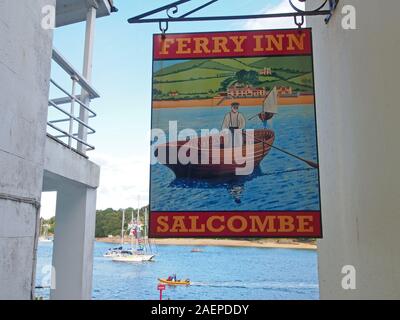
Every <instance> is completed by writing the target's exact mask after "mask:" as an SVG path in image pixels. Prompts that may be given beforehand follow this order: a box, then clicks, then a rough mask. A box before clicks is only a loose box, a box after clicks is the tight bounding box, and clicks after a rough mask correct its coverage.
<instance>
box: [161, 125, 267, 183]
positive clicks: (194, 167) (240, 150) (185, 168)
mask: <svg viewBox="0 0 400 320" xmlns="http://www.w3.org/2000/svg"><path fill="white" fill-rule="evenodd" d="M250 140H251V139H248V135H247V134H246V132H245V131H244V132H243V144H242V145H241V146H238V147H232V146H230V147H226V145H225V143H224V142H225V140H224V137H223V136H221V135H209V136H203V137H199V138H193V139H191V140H189V141H175V142H168V143H164V144H160V145H158V146H157V148H156V151H155V156H156V157H157V158H158V160H159V162H160V163H161V164H163V165H165V166H167V167H168V168H169V169H171V170H172V171H173V172H174V173H175V176H176V177H183V178H191V177H195V178H206V179H209V178H218V177H225V176H233V175H236V169H238V168H244V167H246V164H247V163H248V162H249V161H253V162H254V168H256V167H257V166H258V165H259V164H260V162H261V160H263V159H264V157H265V156H266V155H267V154H268V152H269V151H270V149H271V147H272V145H273V143H274V140H275V133H274V131H272V130H269V129H256V130H254V139H253V141H250ZM227 144H228V143H227ZM249 144H254V148H253V152H247V145H249ZM181 148H184V149H183V150H184V152H185V153H186V155H187V156H188V157H189V156H191V155H192V152H194V153H196V156H197V158H198V159H199V161H198V163H191V162H189V163H182V162H180V160H179V157H178V159H173V160H172V161H170V156H169V151H170V150H171V149H176V150H177V151H176V152H177V154H180V150H181ZM217 149H219V150H217ZM237 154H241V157H242V159H244V161H236V160H235V155H237ZM227 155H229V158H230V159H225V157H226V156H227ZM203 159H208V161H206V163H202V162H203V161H201V160H203ZM238 162H240V163H238ZM249 174H251V172H249Z"/></svg>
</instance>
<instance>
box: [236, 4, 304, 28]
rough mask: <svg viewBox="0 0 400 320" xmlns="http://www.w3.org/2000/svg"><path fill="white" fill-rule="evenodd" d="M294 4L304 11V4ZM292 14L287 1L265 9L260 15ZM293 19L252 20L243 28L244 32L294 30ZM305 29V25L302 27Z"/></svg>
mask: <svg viewBox="0 0 400 320" xmlns="http://www.w3.org/2000/svg"><path fill="white" fill-rule="evenodd" d="M294 4H295V5H296V6H297V7H298V8H299V9H301V10H304V3H302V2H299V1H297V2H294ZM285 12H294V10H293V8H292V7H291V6H290V3H289V1H288V0H282V1H281V2H280V3H278V4H277V5H275V6H273V7H271V6H267V7H265V8H264V9H263V10H262V12H260V13H261V14H273V13H285ZM296 27H297V26H296V25H295V23H294V18H293V17H285V18H270V19H252V20H248V21H247V22H246V23H245V24H244V26H243V28H244V29H245V30H259V29H285V28H296ZM303 27H305V24H304V25H303Z"/></svg>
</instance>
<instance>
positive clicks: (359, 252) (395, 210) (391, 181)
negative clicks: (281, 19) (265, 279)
mask: <svg viewBox="0 0 400 320" xmlns="http://www.w3.org/2000/svg"><path fill="white" fill-rule="evenodd" d="M317 3H321V1H318V0H311V1H307V7H309V8H313V7H314V8H315V7H316V5H317ZM345 5H352V6H354V8H355V10H356V18H357V19H356V22H357V29H356V30H344V29H343V28H342V19H343V17H344V15H343V14H342V12H341V11H342V7H343V6H345ZM399 12H400V1H398V0H387V1H375V0H341V1H340V2H339V6H338V9H337V11H336V13H335V15H334V17H333V18H332V20H331V21H330V23H329V24H328V25H325V23H324V21H323V18H322V17H312V18H308V19H307V26H311V27H312V28H313V42H314V67H315V82H316V101H317V122H318V140H319V156H320V174H321V204H322V221H323V231H324V239H323V240H320V241H318V256H319V257H318V263H319V281H320V294H321V298H322V299H339V298H340V299H355V298H360V299H370V298H378V299H384V298H385V299H399V298H400V254H399V252H400V249H399V236H398V235H399V230H400V200H399V199H400V169H399V164H400V143H399V137H400V129H399V128H400V126H399V119H400V107H399V88H398V87H399V78H398V77H399V74H400V64H399V57H400V41H399V34H398V29H399V25H398V23H399ZM345 265H352V266H354V267H355V270H356V278H355V279H356V282H355V284H356V289H354V290H351V289H350V290H345V289H344V288H343V287H342V279H343V277H344V274H342V273H341V271H342V267H343V266H345Z"/></svg>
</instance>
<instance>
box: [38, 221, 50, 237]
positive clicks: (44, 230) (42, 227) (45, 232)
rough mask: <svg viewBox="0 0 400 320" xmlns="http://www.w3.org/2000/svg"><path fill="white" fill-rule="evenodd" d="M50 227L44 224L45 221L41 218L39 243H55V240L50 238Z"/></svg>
mask: <svg viewBox="0 0 400 320" xmlns="http://www.w3.org/2000/svg"><path fill="white" fill-rule="evenodd" d="M49 228H50V226H49V225H48V224H43V219H42V218H40V234H41V235H40V237H39V242H53V238H51V237H49V235H48V232H49Z"/></svg>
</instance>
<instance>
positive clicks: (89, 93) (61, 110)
mask: <svg viewBox="0 0 400 320" xmlns="http://www.w3.org/2000/svg"><path fill="white" fill-rule="evenodd" d="M52 59H53V61H54V62H55V63H56V64H57V65H58V66H60V67H61V69H62V70H63V72H66V73H67V74H68V76H69V77H70V79H71V81H72V88H71V91H70V92H69V91H68V90H66V89H64V88H63V87H62V85H60V84H59V83H57V82H56V81H55V80H54V79H53V78H51V79H50V85H51V87H53V89H55V90H58V91H60V92H62V93H63V94H64V95H65V96H62V97H60V98H55V99H50V98H49V119H48V122H47V125H48V129H50V128H51V129H52V130H51V129H50V130H48V135H50V136H51V137H52V138H54V139H56V140H58V141H59V142H61V143H65V144H66V145H68V147H69V148H70V149H73V150H75V151H77V152H79V153H83V154H86V151H90V150H94V149H95V148H94V146H93V145H91V144H89V143H88V142H87V135H90V134H94V133H95V132H96V130H94V129H93V128H92V127H91V126H89V120H90V119H92V118H94V117H96V116H97V115H96V113H95V112H94V111H93V110H92V109H90V107H89V104H90V101H91V100H92V99H96V98H99V97H100V95H99V94H98V93H97V92H96V90H95V89H94V88H93V87H92V86H91V85H90V84H89V82H88V81H87V80H86V79H85V78H84V77H83V76H82V75H81V74H80V73H79V72H77V71H76V70H75V69H74V68H73V67H72V66H71V65H70V63H69V62H68V61H67V60H66V59H65V58H64V57H63V56H62V55H61V54H60V53H58V52H57V50H56V49H53V54H52ZM77 85H79V86H80V87H81V90H82V91H81V95H77V94H76V91H77ZM65 105H69V108H68V107H65ZM76 105H79V113H80V114H85V113H87V117H84V118H81V117H79V116H76V115H75V114H76V113H77V111H78V110H76V108H75V107H76ZM50 108H53V111H54V110H55V111H56V113H57V115H53V116H50ZM85 118H86V121H85ZM49 131H52V132H53V133H51V132H49Z"/></svg>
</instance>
